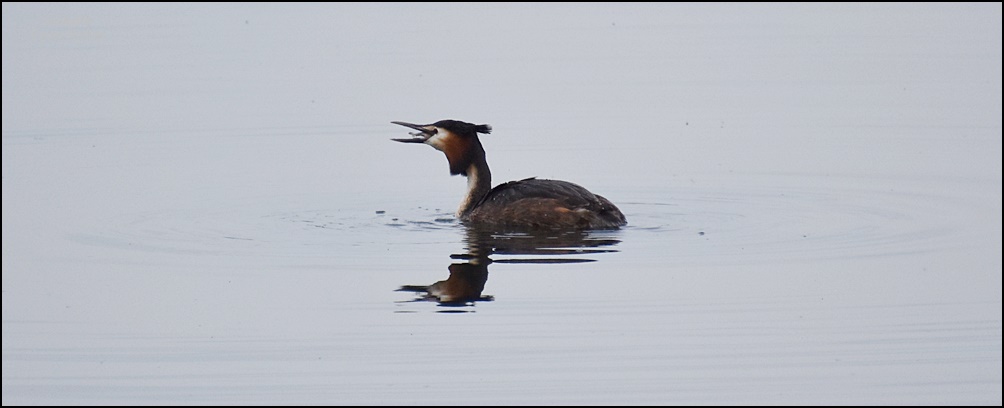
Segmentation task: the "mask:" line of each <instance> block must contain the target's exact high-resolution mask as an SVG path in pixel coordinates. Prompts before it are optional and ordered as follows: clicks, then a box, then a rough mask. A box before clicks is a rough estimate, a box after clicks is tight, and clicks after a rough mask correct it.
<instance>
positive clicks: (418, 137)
mask: <svg viewBox="0 0 1004 408" xmlns="http://www.w3.org/2000/svg"><path fill="white" fill-rule="evenodd" d="M390 123H393V124H395V125H401V126H404V127H410V128H412V129H415V130H417V131H418V132H415V133H410V134H411V135H412V136H414V137H412V138H408V139H390V140H393V141H395V142H402V143H425V141H426V140H429V138H430V137H432V136H433V135H435V134H436V130H435V128H433V129H431V130H430V129H427V128H426V127H425V126H422V125H416V124H414V123H407V122H390Z"/></svg>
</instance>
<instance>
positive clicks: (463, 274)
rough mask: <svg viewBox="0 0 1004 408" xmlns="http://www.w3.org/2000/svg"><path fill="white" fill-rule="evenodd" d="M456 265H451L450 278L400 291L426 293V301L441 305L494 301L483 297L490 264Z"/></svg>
mask: <svg viewBox="0 0 1004 408" xmlns="http://www.w3.org/2000/svg"><path fill="white" fill-rule="evenodd" d="M483 261H485V262H472V263H455V264H452V265H450V277H449V278H447V279H446V280H443V281H439V282H436V283H433V284H432V285H429V286H416V285H407V286H402V287H401V289H398V290H399V291H405V292H418V293H424V294H425V295H424V297H425V299H428V300H436V301H439V303H441V304H463V303H466V302H474V301H479V300H480V301H488V300H492V299H493V298H492V297H491V296H481V291H483V290H485V282H487V281H488V263H490V262H491V261H489V260H488V259H487V258H486V259H484V260H483Z"/></svg>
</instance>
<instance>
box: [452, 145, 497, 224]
mask: <svg viewBox="0 0 1004 408" xmlns="http://www.w3.org/2000/svg"><path fill="white" fill-rule="evenodd" d="M491 189H492V172H491V170H488V162H487V161H486V160H485V158H484V154H481V155H478V156H477V157H476V159H475V160H473V161H471V163H470V164H469V165H468V166H467V195H465V196H464V199H463V201H461V202H460V208H457V218H460V219H465V218H467V215H468V214H470V212H471V211H472V210H474V207H476V206H477V205H478V203H480V202H481V199H482V198H485V196H486V195H488V192H489V191H491Z"/></svg>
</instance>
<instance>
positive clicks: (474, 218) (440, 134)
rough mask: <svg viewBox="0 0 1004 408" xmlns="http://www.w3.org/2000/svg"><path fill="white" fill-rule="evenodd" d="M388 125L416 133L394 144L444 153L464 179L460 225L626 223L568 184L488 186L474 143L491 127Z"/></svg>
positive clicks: (602, 202)
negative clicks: (404, 127) (428, 146)
mask: <svg viewBox="0 0 1004 408" xmlns="http://www.w3.org/2000/svg"><path fill="white" fill-rule="evenodd" d="M391 123H394V124H398V125H401V126H406V127H409V128H412V129H415V130H417V131H418V132H415V133H412V134H411V135H412V136H414V137H413V138H409V139H393V140H395V141H398V142H405V143H425V144H428V145H430V146H432V147H434V148H436V149H437V150H440V151H442V152H443V153H445V154H446V159H447V160H448V161H449V162H450V173H451V174H454V175H456V174H461V175H464V176H466V177H467V195H466V196H465V197H464V199H463V201H461V202H460V208H459V209H457V217H458V218H460V220H461V221H464V222H467V223H469V224H474V225H479V226H490V227H499V228H505V229H612V228H617V227H620V226H623V225H625V224H627V220H626V219H625V218H624V214H623V213H621V211H620V210H619V209H618V208H617V206H615V205H614V204H613V203H611V202H610V201H609V200H607V199H606V198H603V197H601V196H598V195H596V194H593V193H591V192H589V190H586V189H585V188H583V187H581V186H579V185H577V184H573V183H569V182H567V181H558V180H538V179H536V178H529V179H525V180H520V181H510V182H508V183H504V184H500V185H498V186H497V187H495V188H492V187H491V183H492V181H491V177H492V176H491V172H490V171H489V170H488V162H487V161H486V160H485V150H484V148H483V147H481V141H480V140H479V139H478V133H482V134H487V133H491V130H492V128H491V126H488V125H475V124H473V123H467V122H461V121H456V120H441V121H439V122H436V123H433V124H431V125H415V124H411V123H405V122H391Z"/></svg>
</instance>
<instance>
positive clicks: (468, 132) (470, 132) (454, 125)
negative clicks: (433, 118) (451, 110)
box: [432, 119, 492, 136]
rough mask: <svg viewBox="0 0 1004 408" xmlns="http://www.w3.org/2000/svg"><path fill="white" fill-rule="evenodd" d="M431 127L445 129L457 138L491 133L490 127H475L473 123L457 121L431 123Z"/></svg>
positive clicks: (448, 120)
mask: <svg viewBox="0 0 1004 408" xmlns="http://www.w3.org/2000/svg"><path fill="white" fill-rule="evenodd" d="M432 126H436V127H441V128H443V129H447V130H449V131H451V132H453V133H456V134H457V135H458V136H476V135H477V134H478V133H482V134H486V135H487V134H489V133H491V132H492V126H491V125H475V124H473V123H467V122H461V121H459V120H451V119H447V120H441V121H439V122H436V123H433V124H432Z"/></svg>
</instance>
